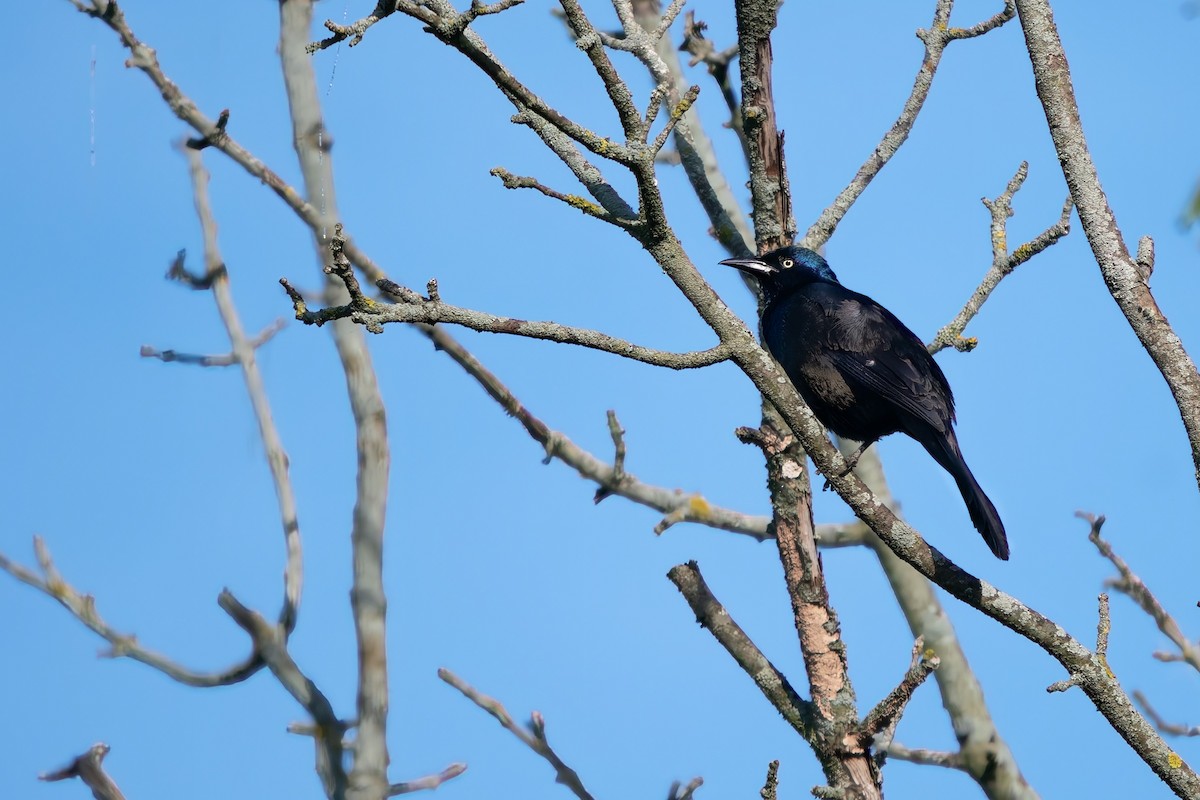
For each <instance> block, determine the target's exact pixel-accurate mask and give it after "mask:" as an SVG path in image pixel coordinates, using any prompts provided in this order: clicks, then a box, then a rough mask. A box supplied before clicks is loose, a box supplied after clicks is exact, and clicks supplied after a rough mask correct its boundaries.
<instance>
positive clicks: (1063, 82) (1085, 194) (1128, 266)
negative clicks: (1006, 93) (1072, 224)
mask: <svg viewBox="0 0 1200 800" xmlns="http://www.w3.org/2000/svg"><path fill="white" fill-rule="evenodd" d="M1016 4H1017V12H1018V13H1019V14H1020V17H1021V28H1022V30H1024V32H1025V45H1026V48H1027V49H1028V50H1029V60H1030V63H1031V64H1032V65H1033V78H1034V85H1035V87H1036V88H1037V93H1038V98H1039V99H1040V100H1041V101H1042V109H1043V110H1044V111H1045V113H1046V122H1047V124H1048V125H1049V127H1050V137H1051V139H1052V140H1053V142H1054V149H1055V151H1056V152H1057V153H1058V160H1059V163H1060V164H1061V165H1062V170H1063V176H1064V177H1065V178H1066V179H1067V187H1068V188H1069V189H1070V190H1071V197H1072V198H1073V199H1074V201H1075V208H1076V209H1078V211H1079V222H1080V225H1081V226H1082V227H1083V233H1084V235H1085V236H1086V237H1087V240H1088V244H1089V245H1091V248H1092V254H1093V255H1094V256H1095V258H1096V263H1097V264H1098V265H1099V267H1100V274H1101V276H1102V277H1103V278H1104V283H1105V285H1106V286H1107V287H1108V291H1109V293H1110V294H1111V295H1112V297H1113V300H1114V301H1116V304H1117V307H1118V308H1120V309H1121V312H1122V313H1123V314H1124V315H1125V319H1126V321H1127V322H1128V323H1129V327H1130V328H1131V329H1132V330H1133V332H1134V334H1135V335H1136V336H1137V338H1138V341H1139V342H1141V344H1142V347H1144V348H1145V349H1146V352H1147V353H1149V354H1150V358H1151V359H1152V360H1153V361H1154V364H1155V366H1157V367H1158V369H1159V371H1160V372H1161V373H1162V376H1163V378H1164V379H1165V380H1166V382H1167V386H1168V387H1169V388H1170V390H1171V395H1172V396H1173V397H1174V399H1175V405H1176V406H1177V407H1178V410H1179V415H1180V417H1181V418H1182V420H1183V427H1184V429H1185V430H1186V431H1187V436H1188V441H1189V442H1190V443H1191V447H1192V464H1193V466H1194V467H1195V477H1196V481H1197V484H1200V372H1197V370H1196V364H1195V362H1194V361H1193V360H1192V358H1191V356H1189V355H1188V352H1187V350H1185V349H1184V347H1183V342H1182V341H1180V339H1179V336H1178V335H1177V334H1176V333H1175V331H1174V329H1173V328H1172V327H1171V323H1170V322H1169V321H1168V320H1167V317H1166V315H1165V314H1163V312H1162V309H1160V308H1159V307H1158V302H1157V301H1156V300H1155V299H1154V294H1153V293H1152V292H1151V291H1150V272H1151V269H1152V268H1153V258H1152V255H1151V251H1152V248H1151V247H1150V246H1148V243H1149V240H1147V246H1144V247H1142V248H1140V249H1139V254H1142V253H1144V255H1143V256H1142V258H1140V259H1139V258H1137V257H1135V256H1134V255H1133V254H1131V253H1130V252H1129V248H1128V247H1126V246H1125V240H1124V239H1123V238H1122V236H1121V229H1120V228H1118V227H1117V218H1116V215H1115V214H1114V213H1113V210H1112V207H1111V206H1110V205H1109V203H1108V197H1107V196H1106V195H1105V194H1104V189H1103V187H1101V185H1100V177H1099V175H1098V174H1097V172H1096V164H1095V162H1093V161H1092V154H1091V152H1090V151H1089V150H1088V146H1087V139H1086V138H1085V136H1084V131H1083V122H1082V121H1081V119H1080V116H1079V104H1078V103H1077V102H1076V100H1075V90H1074V88H1073V87H1072V85H1071V69H1070V67H1069V66H1068V64H1067V54H1066V52H1065V51H1064V50H1063V45H1062V39H1061V38H1060V37H1059V35H1058V27H1057V26H1056V25H1055V24H1054V15H1053V13H1052V12H1051V10H1050V5H1049V3H1048V2H1047V0H1016Z"/></svg>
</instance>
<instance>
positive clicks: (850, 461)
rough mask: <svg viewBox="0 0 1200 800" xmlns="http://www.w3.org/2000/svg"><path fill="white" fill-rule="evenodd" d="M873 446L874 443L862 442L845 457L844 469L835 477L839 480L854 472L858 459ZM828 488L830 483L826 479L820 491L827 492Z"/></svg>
mask: <svg viewBox="0 0 1200 800" xmlns="http://www.w3.org/2000/svg"><path fill="white" fill-rule="evenodd" d="M873 444H875V442H874V441H870V442H863V443H862V444H861V445H860V446H859V448H858V449H857V450H855V451H854V452H853V453H851V454H850V455H848V456H846V468H845V469H843V470H842V471H841V472H839V473H838V475H837V476H838V477H839V478H844V477H846V476H847V475H849V474H850V473H851V472H854V468H855V467H857V466H858V460H859V459H860V458H862V454H863V453H865V452H867V448H868V447H870V446H871V445H873ZM830 488H831V487H830V483H829V478H828V477H826V478H825V485H824V486H822V487H821V491H822V492H828V491H829V489H830Z"/></svg>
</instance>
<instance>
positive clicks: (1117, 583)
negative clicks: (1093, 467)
mask: <svg viewBox="0 0 1200 800" xmlns="http://www.w3.org/2000/svg"><path fill="white" fill-rule="evenodd" d="M1075 516H1076V517H1079V518H1080V519H1082V520H1084V521H1085V522H1087V523H1088V526H1089V530H1088V541H1089V542H1091V543H1092V544H1094V545H1095V546H1096V549H1097V550H1098V551H1099V552H1100V555H1102V556H1104V557H1105V558H1107V559H1108V560H1109V561H1110V562H1112V565H1113V566H1114V567H1116V568H1117V573H1118V575H1119V576H1120V577H1119V578H1114V579H1112V580H1108V581H1106V582H1105V585H1106V586H1109V587H1111V588H1113V589H1116V590H1117V591H1118V592H1120V593H1121V594H1124V595H1126V596H1127V597H1129V598H1130V599H1131V600H1133V602H1135V603H1137V604H1138V607H1139V608H1141V609H1142V611H1145V612H1146V613H1147V614H1148V615H1149V616H1150V618H1151V619H1153V620H1154V624H1155V625H1157V626H1158V629H1159V631H1161V632H1162V633H1163V635H1165V636H1166V637H1167V638H1168V639H1170V640H1171V643H1172V644H1174V645H1175V646H1176V647H1178V648H1179V657H1178V660H1179V661H1185V662H1187V663H1188V664H1190V665H1191V666H1192V667H1193V668H1194V669H1196V670H1200V645H1198V644H1197V643H1196V642H1193V641H1191V640H1190V639H1188V638H1187V636H1185V635H1184V633H1183V630H1182V629H1181V628H1180V627H1179V623H1178V622H1176V621H1175V618H1174V617H1173V616H1172V615H1171V613H1170V612H1169V611H1167V609H1166V608H1165V607H1164V606H1163V604H1162V603H1160V602H1159V601H1158V598H1157V597H1155V596H1154V593H1153V592H1151V591H1150V587H1148V586H1147V585H1146V584H1145V582H1144V581H1142V579H1141V578H1139V577H1138V576H1137V574H1135V573H1134V571H1133V570H1132V569H1130V567H1129V564H1128V563H1127V562H1126V561H1125V559H1123V558H1121V557H1120V556H1119V555H1117V554H1116V552H1114V551H1113V548H1112V545H1111V544H1109V543H1108V542H1107V541H1105V540H1104V538H1103V537H1101V536H1100V529H1101V528H1102V527H1103V526H1104V521H1105V518H1104V515H1103V514H1100V515H1098V516H1097V515H1095V514H1089V513H1087V512H1085V511H1076V512H1075ZM1159 660H1160V661H1164V660H1167V659H1163V658H1159ZM1172 660H1174V659H1172Z"/></svg>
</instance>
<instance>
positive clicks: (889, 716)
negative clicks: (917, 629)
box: [858, 636, 942, 747]
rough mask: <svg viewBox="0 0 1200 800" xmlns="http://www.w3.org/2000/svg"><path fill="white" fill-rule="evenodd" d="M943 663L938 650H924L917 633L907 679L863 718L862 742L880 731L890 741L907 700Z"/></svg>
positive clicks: (859, 733) (860, 740)
mask: <svg viewBox="0 0 1200 800" xmlns="http://www.w3.org/2000/svg"><path fill="white" fill-rule="evenodd" d="M941 663H942V662H941V659H940V658H938V656H937V654H936V653H934V652H933V651H932V650H926V649H925V639H924V638H923V637H920V636H918V637H917V641H916V642H915V643H914V644H913V648H912V661H911V663H910V664H909V666H908V671H907V672H905V673H904V678H903V679H902V680H901V681H900V683H899V684H898V685H897V686H896V688H894V689H892V691H890V692H888V695H887V697H885V698H883V699H882V700H880V701H879V704H878V705H876V706H875V707H874V708H873V709H871V711H870V712H869V713H868V714H867V715H866V716H865V717H863V721H862V724H861V725H860V726H859V731H858V740H859V744H860V745H862V746H863V747H866V746H867V745H868V744H870V743H871V742H872V741H873V740H874V739H875V738H876V737H877V736H879V735H880V734H884V736H885V738H887V739H888V740H889V741H890V740H891V738H892V735H893V734H895V731H896V725H897V724H899V722H900V716H901V715H902V714H904V709H905V707H906V706H908V701H909V700H911V699H912V696H913V692H915V691H916V690H917V687H918V686H920V685H921V684H922V683H924V682H925V679H926V678H928V677H929V676H930V674H932V673H933V671H934V670H935V669H937V668H938V667H939V666H940V665H941Z"/></svg>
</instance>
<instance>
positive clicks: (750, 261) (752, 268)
mask: <svg viewBox="0 0 1200 800" xmlns="http://www.w3.org/2000/svg"><path fill="white" fill-rule="evenodd" d="M721 263H722V264H724V265H725V266H727V267H737V268H738V269H740V270H741V271H742V272H749V273H750V274H751V275H772V274H774V273H775V272H776V271H777V270H776V269H775V268H774V267H772V266H771V265H770V264H768V263H767V262H765V261H763V260H762V259H760V258H727V259H725V260H724V261H722V262H721Z"/></svg>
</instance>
